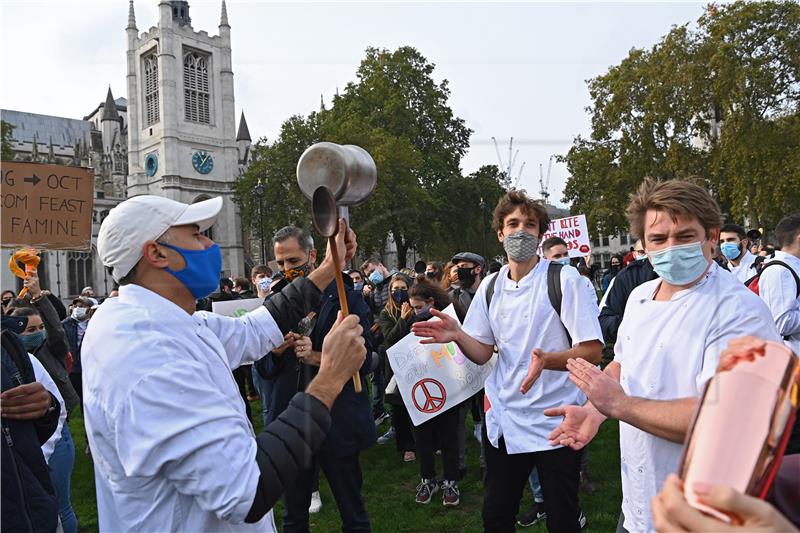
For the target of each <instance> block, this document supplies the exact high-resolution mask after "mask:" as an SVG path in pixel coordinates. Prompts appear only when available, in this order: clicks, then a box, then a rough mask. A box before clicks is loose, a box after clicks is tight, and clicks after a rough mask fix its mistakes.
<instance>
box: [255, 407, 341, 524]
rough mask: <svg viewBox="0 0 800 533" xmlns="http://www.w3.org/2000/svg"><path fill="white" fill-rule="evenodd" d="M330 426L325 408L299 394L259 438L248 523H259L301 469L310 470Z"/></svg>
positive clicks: (329, 416) (257, 439)
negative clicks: (254, 485) (256, 473)
mask: <svg viewBox="0 0 800 533" xmlns="http://www.w3.org/2000/svg"><path fill="white" fill-rule="evenodd" d="M330 427H331V415H330V413H329V412H328V409H327V408H326V407H325V405H324V404H323V403H322V402H320V401H319V400H317V399H316V398H314V397H313V396H310V395H308V394H305V393H302V392H301V393H297V394H296V395H295V396H294V398H292V401H291V402H290V403H289V407H287V408H286V410H285V411H284V412H283V413H281V414H280V415H279V416H278V418H277V419H276V420H274V421H273V422H272V423H271V424H269V425H268V426H267V427H266V428H265V429H264V431H263V432H262V433H261V434H260V435H259V436H258V437H257V438H256V443H257V448H256V463H257V464H258V469H259V479H258V484H257V486H256V490H255V496H254V497H253V499H252V505H251V507H250V509H249V511H248V513H247V517H246V519H245V522H250V523H252V522H257V521H258V520H260V519H261V518H262V517H263V516H264V515H265V514H266V513H267V512H268V511H269V510H270V509H272V507H273V506H274V505H275V504H276V503H277V501H278V499H279V498H280V497H281V495H282V494H283V492H284V490H285V489H286V487H287V486H289V485H290V484H291V482H292V481H293V480H294V479H295V477H296V476H297V473H298V472H299V471H301V470H306V469H308V468H311V465H312V463H313V459H314V454H315V453H316V452H317V451H318V450H319V448H320V446H322V443H323V442H324V441H325V437H326V436H327V434H328V431H329V430H330Z"/></svg>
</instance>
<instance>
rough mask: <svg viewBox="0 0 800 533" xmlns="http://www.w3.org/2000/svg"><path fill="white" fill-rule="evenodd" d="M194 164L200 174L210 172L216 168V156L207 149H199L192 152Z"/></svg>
mask: <svg viewBox="0 0 800 533" xmlns="http://www.w3.org/2000/svg"><path fill="white" fill-rule="evenodd" d="M192 166H193V167H194V169H195V170H196V171H198V172H199V173H200V174H208V173H209V172H211V170H213V168H214V158H213V157H212V156H211V154H210V153H208V152H206V151H205V150H198V151H196V152H195V153H194V154H192Z"/></svg>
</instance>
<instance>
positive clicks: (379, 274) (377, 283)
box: [361, 257, 396, 315]
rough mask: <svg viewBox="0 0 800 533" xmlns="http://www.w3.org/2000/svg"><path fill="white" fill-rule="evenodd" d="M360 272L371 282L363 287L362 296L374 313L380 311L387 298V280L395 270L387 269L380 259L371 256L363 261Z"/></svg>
mask: <svg viewBox="0 0 800 533" xmlns="http://www.w3.org/2000/svg"><path fill="white" fill-rule="evenodd" d="M361 272H363V273H364V275H365V276H366V277H367V279H368V280H369V281H370V283H372V286H367V287H365V288H364V297H365V298H366V299H367V303H368V304H369V308H370V309H371V310H372V313H373V314H374V315H377V314H379V313H380V312H381V309H383V308H384V307H385V306H386V302H387V301H388V300H389V290H388V289H389V281H390V280H391V277H392V276H393V275H394V274H395V272H396V270H391V271H390V270H389V269H388V268H386V267H385V266H383V263H381V261H380V259H378V258H377V257H372V258H370V259H367V260H366V261H364V263H363V264H362V265H361Z"/></svg>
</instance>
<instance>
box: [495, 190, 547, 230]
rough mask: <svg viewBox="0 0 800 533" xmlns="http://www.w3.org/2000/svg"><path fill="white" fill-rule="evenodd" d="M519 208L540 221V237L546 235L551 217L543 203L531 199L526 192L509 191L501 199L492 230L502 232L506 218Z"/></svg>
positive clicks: (496, 208) (496, 209)
mask: <svg viewBox="0 0 800 533" xmlns="http://www.w3.org/2000/svg"><path fill="white" fill-rule="evenodd" d="M518 208H522V210H523V211H525V212H526V213H527V214H528V216H529V217H534V218H536V220H538V221H539V235H544V233H545V232H546V231H547V228H548V227H549V226H550V215H548V214H547V209H546V208H545V206H544V204H543V203H542V202H540V201H539V200H534V199H533V198H529V197H528V195H527V194H525V192H524V191H509V192H507V193H506V194H505V195H503V196H502V197H501V198H500V200H499V201H498V202H497V207H495V208H494V214H493V215H492V228H493V229H494V230H495V231H500V230H502V229H503V222H504V221H505V219H506V217H507V216H508V215H510V214H511V213H513V212H514V211H516V210H517V209H518Z"/></svg>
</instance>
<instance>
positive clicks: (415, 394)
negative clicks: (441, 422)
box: [411, 378, 447, 413]
mask: <svg viewBox="0 0 800 533" xmlns="http://www.w3.org/2000/svg"><path fill="white" fill-rule="evenodd" d="M411 396H412V398H413V399H414V407H416V408H417V410H418V411H420V412H422V413H435V412H437V411H440V410H441V409H442V407H444V402H445V400H447V392H445V390H444V386H443V385H442V384H441V383H439V382H438V381H436V380H435V379H430V378H425V379H423V380H420V381H418V382H416V383H415V384H414V387H413V388H412V389H411Z"/></svg>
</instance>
